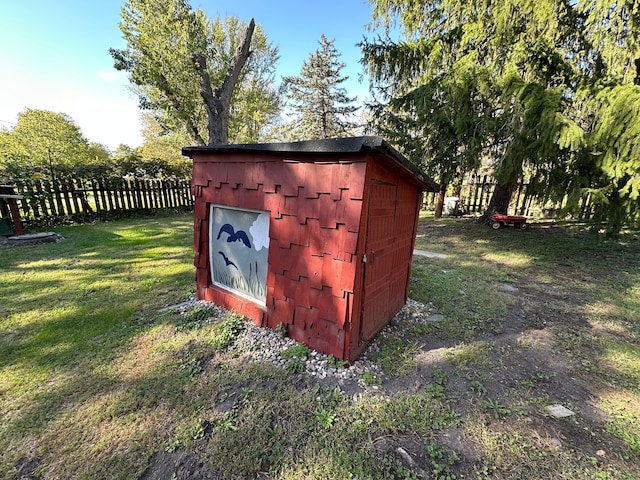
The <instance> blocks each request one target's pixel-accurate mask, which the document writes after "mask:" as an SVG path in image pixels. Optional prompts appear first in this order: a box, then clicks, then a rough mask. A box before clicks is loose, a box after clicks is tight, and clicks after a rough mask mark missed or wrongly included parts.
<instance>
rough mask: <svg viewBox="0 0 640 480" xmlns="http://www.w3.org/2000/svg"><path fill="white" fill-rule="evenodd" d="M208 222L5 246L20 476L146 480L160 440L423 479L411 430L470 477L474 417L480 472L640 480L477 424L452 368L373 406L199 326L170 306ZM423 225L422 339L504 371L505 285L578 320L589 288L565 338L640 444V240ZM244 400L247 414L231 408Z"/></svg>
mask: <svg viewBox="0 0 640 480" xmlns="http://www.w3.org/2000/svg"><path fill="white" fill-rule="evenodd" d="M192 228H193V227H192V217H191V215H190V214H172V215H165V216H149V217H137V218H131V219H127V220H119V221H113V222H107V223H95V224H91V225H71V226H64V227H57V228H55V231H56V232H57V233H60V234H61V235H63V236H64V237H65V238H66V239H65V240H64V241H62V242H60V243H57V244H44V245H40V246H33V247H20V248H16V247H14V248H2V249H0V272H1V273H0V275H1V276H0V298H1V299H2V300H1V303H0V416H1V418H2V421H1V424H0V472H2V473H3V475H4V476H5V477H6V478H17V476H18V474H17V470H16V468H15V465H16V463H18V462H21V461H33V462H35V465H36V466H37V469H36V474H37V475H39V476H40V478H105V479H111V478H123V479H125V478H126V479H130V478H137V477H139V476H140V475H142V474H143V473H144V472H145V470H146V469H147V467H148V465H149V462H150V459H151V457H152V455H153V454H154V453H157V452H174V451H194V450H198V452H199V455H201V457H200V458H203V459H205V460H207V461H209V462H211V464H212V465H213V466H214V467H215V468H218V469H219V470H220V471H222V472H225V473H227V474H228V475H229V476H230V477H237V478H245V477H248V478H254V477H257V476H260V477H261V478H278V479H288V478H298V479H302V478H317V479H342V478H347V476H349V475H350V476H351V477H352V478H370V479H387V478H409V479H413V478H417V476H416V473H415V472H413V471H411V469H408V468H406V465H404V466H403V464H402V462H401V458H400V457H398V455H397V453H394V452H395V451H394V450H390V451H384V450H381V449H380V448H379V445H380V442H381V439H384V442H386V443H387V444H389V445H396V443H394V442H400V441H401V440H402V441H404V440H406V439H408V438H411V439H418V440H419V441H420V442H422V444H423V445H424V449H425V450H424V452H423V457H424V458H426V459H427V460H426V461H427V462H428V463H429V465H430V467H429V468H430V471H429V472H428V473H430V474H433V475H436V474H440V475H449V476H442V477H435V476H434V478H449V479H454V478H456V477H455V475H454V473H453V471H454V470H455V464H456V463H457V462H458V461H459V459H456V457H455V455H450V456H449V454H450V453H451V452H449V453H447V454H445V453H443V452H444V451H443V449H442V447H441V446H440V445H438V444H437V442H436V438H437V432H438V431H441V430H443V429H445V428H449V427H452V428H453V427H456V428H462V427H464V428H466V431H467V434H468V436H469V437H470V438H474V439H475V441H476V442H479V443H478V445H476V447H477V448H478V451H479V452H484V453H483V455H482V456H481V458H478V459H476V460H474V461H475V463H474V464H473V465H471V466H470V465H469V464H467V465H466V468H468V469H475V470H474V471H475V472H476V473H477V477H476V478H492V477H491V476H490V475H489V474H490V473H491V472H494V473H495V474H496V478H536V477H535V470H532V468H531V465H533V464H534V463H535V462H536V461H538V460H539V458H542V457H540V456H541V455H547V457H546V460H545V462H548V463H547V466H548V468H550V469H552V470H553V469H557V472H560V473H562V472H564V473H562V475H565V477H562V476H560V477H558V478H580V479H585V480H586V479H588V478H593V475H595V474H598V475H599V478H625V477H624V476H623V475H621V476H617V474H615V472H614V474H611V475H610V472H609V471H608V470H605V469H600V467H599V466H598V465H596V464H592V463H591V460H590V459H589V458H583V457H582V456H580V455H577V454H576V455H574V454H572V453H570V452H561V453H558V454H554V453H549V452H548V451H541V450H540V449H537V448H534V447H532V446H531V441H530V439H528V438H527V435H530V434H531V432H530V431H529V430H526V429H524V430H522V431H520V430H516V429H514V430H513V431H512V432H511V433H508V432H507V433H505V434H504V435H498V434H496V433H495V432H491V431H490V430H489V429H488V428H487V427H486V425H487V424H488V422H489V421H492V420H495V419H492V418H491V417H490V416H489V414H487V413H482V412H481V411H479V410H478V411H477V412H476V413H477V418H475V417H473V418H471V417H470V418H459V414H458V413H456V412H455V411H453V409H452V407H451V401H452V400H460V399H450V398H448V397H447V396H446V395H445V392H446V391H447V390H446V387H447V381H448V379H447V378H445V376H444V375H443V374H442V372H440V374H439V375H440V376H438V375H436V376H435V377H434V378H433V379H431V380H430V382H431V383H430V384H429V385H427V387H428V388H425V389H422V390H419V391H416V392H411V393H409V392H401V393H398V394H395V396H394V398H393V399H388V398H385V397H384V396H375V395H372V396H363V397H362V398H361V399H360V400H359V401H355V400H352V399H351V398H350V397H348V396H344V395H342V394H339V393H336V392H334V391H333V389H330V390H324V389H322V388H320V387H319V386H314V387H304V386H296V385H294V384H292V382H291V378H292V377H291V376H290V374H289V373H288V372H287V371H286V370H285V369H279V368H274V367H271V366H269V365H261V364H251V363H246V362H245V363H243V362H242V360H241V358H240V356H239V355H237V354H233V353H232V352H231V353H228V352H225V351H224V349H221V348H220V347H218V346H217V345H218V344H219V338H220V337H219V336H220V334H221V326H220V325H221V324H217V325H216V324H209V323H207V322H201V321H200V320H198V319H199V318H200V317H197V316H196V314H197V312H195V313H194V317H193V318H192V319H191V320H189V318H187V319H186V320H185V318H182V317H179V316H176V314H174V313H172V312H171V311H169V312H164V311H161V308H162V307H164V306H167V305H173V304H176V303H178V302H180V301H182V300H184V299H185V298H187V297H188V296H189V295H190V294H191V293H192V292H193V290H194V288H195V283H194V268H193V265H192V260H193V254H192V249H191V245H192ZM418 233H419V236H418V240H417V245H416V246H417V248H421V249H426V250H435V251H440V252H441V253H445V254H447V255H448V258H447V259H424V258H418V257H416V258H415V260H414V269H413V275H412V283H411V295H412V297H413V298H415V299H416V300H419V301H423V302H433V304H434V305H435V307H436V308H437V309H438V311H439V312H440V313H442V314H443V315H444V317H445V320H444V321H443V322H442V324H441V327H440V329H439V330H438V331H437V332H429V331H428V330H422V331H420V332H416V333H417V334H420V335H433V336H434V338H435V337H438V338H440V337H442V338H447V339H453V340H451V344H452V345H453V347H452V348H450V349H449V350H448V351H447V352H448V353H447V355H446V358H447V359H448V361H449V362H450V363H451V364H452V365H453V366H454V367H456V368H460V369H462V370H464V369H466V368H468V365H470V364H473V362H476V364H477V365H478V368H481V367H482V368H488V369H490V368H492V361H491V360H490V354H494V353H495V350H496V349H495V348H494V346H493V345H492V343H491V337H490V336H489V337H487V335H490V334H491V332H493V331H494V330H495V329H496V328H497V327H499V326H500V324H501V322H503V321H504V319H505V318H506V315H507V310H508V308H509V307H510V306H511V305H512V302H513V300H512V297H509V295H505V294H504V292H502V291H500V288H499V287H500V286H504V285H510V284H514V285H518V286H519V287H520V288H521V289H523V290H525V289H531V291H530V293H531V297H529V296H524V297H523V298H525V300H524V304H523V308H525V309H536V308H545V309H548V310H549V311H551V313H553V314H557V316H558V318H562V315H565V314H566V313H567V309H570V308H574V305H575V303H571V304H569V303H566V302H565V300H563V298H564V297H563V295H569V297H567V298H570V299H571V301H577V305H578V306H577V307H576V308H575V310H576V312H573V313H577V314H579V315H581V316H582V317H581V318H585V319H586V323H587V326H585V327H584V328H583V327H581V328H582V329H581V330H580V331H572V330H570V329H569V328H566V329H563V326H562V324H561V323H560V322H558V324H557V325H556V326H555V327H554V328H555V329H554V330H553V331H554V335H556V338H555V340H554V341H555V343H554V348H555V349H557V351H558V352H560V353H561V354H562V355H567V356H571V357H572V358H577V359H578V361H579V362H578V364H579V365H582V366H583V368H584V371H582V372H578V373H581V374H582V375H584V376H586V377H587V378H590V377H589V376H590V375H591V376H592V378H593V380H594V383H595V382H599V384H602V385H606V386H607V388H606V389H605V388H603V389H602V390H601V391H602V392H603V393H602V394H601V395H600V396H599V398H597V399H594V403H595V404H596V405H597V406H598V407H599V408H601V409H602V410H603V411H605V412H607V413H609V414H610V418H609V419H608V421H607V422H606V423H605V424H604V425H605V428H606V430H607V431H608V432H610V433H611V434H612V435H615V436H616V437H618V438H620V439H622V441H623V442H625V444H626V445H627V446H628V449H629V451H630V452H632V453H633V452H635V455H640V421H639V420H638V415H639V414H640V412H639V411H638V407H637V404H638V399H639V398H640V354H639V352H638V347H637V345H638V336H639V335H640V242H639V241H638V239H637V238H636V237H635V236H633V235H630V234H627V235H625V236H623V237H622V239H620V240H616V241H604V240H602V239H600V238H599V237H597V236H592V235H588V234H584V233H581V232H576V233H575V235H573V236H572V235H564V234H557V233H556V232H554V231H551V230H549V231H546V230H542V229H538V230H535V229H534V230H532V231H529V232H521V231H519V230H515V229H514V230H506V231H503V230H500V231H493V230H491V229H489V228H482V227H480V228H478V226H477V225H475V224H473V223H472V222H468V221H467V222H464V221H456V220H442V221H438V222H434V221H433V220H427V219H424V220H422V221H421V226H420V229H419V232H418ZM534 291H535V292H538V293H540V292H542V293H544V292H547V291H548V292H551V293H552V294H550V295H549V296H548V301H547V302H546V303H545V304H544V305H530V304H527V303H526V299H527V298H538V297H535V296H534V295H533V293H535V292H534ZM510 298H511V300H510ZM543 298H545V297H543ZM227 320H228V321H229V322H234V321H237V319H235V320H234V318H233V317H232V316H231V317H228V319H227ZM227 320H225V321H227ZM222 325H223V326H222V329H224V322H223V324H222ZM389 340H390V341H389V342H388V344H384V343H383V344H382V347H383V348H382V351H381V352H380V356H379V358H380V361H381V362H383V363H384V362H386V364H385V365H387V364H388V365H387V366H388V367H389V373H390V374H391V375H392V376H393V375H402V374H403V373H402V372H407V371H411V369H412V368H414V366H415V361H414V359H413V356H415V355H417V354H419V352H420V348H419V345H418V344H417V343H415V342H408V343H407V342H404V341H403V340H399V339H395V340H394V339H393V337H389ZM406 346H409V347H411V348H405V347H406ZM400 357H402V363H401V364H399V363H395V364H394V359H399V358H400ZM202 359H208V360H207V362H203V361H202ZM580 362H581V363H580ZM391 367H394V368H391ZM400 367H402V368H400ZM436 373H438V372H436ZM478 388H480V387H478ZM226 398H234V399H235V403H234V407H233V408H232V409H231V410H227V411H224V410H218V409H217V403H216V402H218V403H219V402H220V401H221V399H226ZM496 405H497V404H494V405H493V407H494V410H496V409H497V408H498V406H496ZM520 425H523V424H522V423H521V424H520ZM525 425H526V423H525ZM206 428H207V429H208V430H207V432H206V434H205V429H206ZM205 440H206V442H205V443H198V442H203V441H205ZM527 442H528V443H527ZM525 444H526V445H529V447H531V448H529V447H528V449H523V448H522V445H525ZM198 445H199V446H198ZM638 458H640V457H638ZM630 461H631V460H630ZM447 462H450V464H448V463H447ZM532 462H534V463H532ZM469 471H470V470H467V472H469ZM485 471H486V472H487V477H483V476H482V475H483V472H485ZM433 472H436V473H433ZM437 472H440V473H437ZM509 472H513V473H512V475H513V476H510V475H511V474H510V473H509ZM532 475H533V476H532ZM167 478H169V477H167ZM626 478H631V477H626Z"/></svg>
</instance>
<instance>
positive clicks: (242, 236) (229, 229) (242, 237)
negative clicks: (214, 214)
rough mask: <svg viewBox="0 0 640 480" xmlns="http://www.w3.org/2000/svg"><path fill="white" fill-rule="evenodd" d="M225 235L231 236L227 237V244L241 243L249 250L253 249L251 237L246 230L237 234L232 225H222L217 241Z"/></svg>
mask: <svg viewBox="0 0 640 480" xmlns="http://www.w3.org/2000/svg"><path fill="white" fill-rule="evenodd" d="M223 233H227V234H229V236H228V237H227V243H232V242H237V241H241V242H242V243H244V244H245V245H246V246H247V247H248V248H251V242H250V241H249V237H248V236H247V234H246V232H245V231H244V230H238V231H237V232H236V231H235V230H234V228H233V225H231V224H230V223H225V224H224V225H222V227H220V231H219V232H218V238H217V240H220V236H221V235H222V234H223Z"/></svg>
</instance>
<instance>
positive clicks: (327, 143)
mask: <svg viewBox="0 0 640 480" xmlns="http://www.w3.org/2000/svg"><path fill="white" fill-rule="evenodd" d="M214 151H215V152H254V153H255V152H265V153H297V154H302V155H304V154H354V153H365V152H372V153H374V154H376V153H379V154H386V155H383V156H382V157H380V158H381V159H382V162H383V163H385V157H387V158H389V159H391V161H392V163H393V164H394V165H395V166H396V167H400V169H401V170H404V172H405V173H406V174H408V176H409V177H410V178H412V179H413V180H414V181H415V182H416V183H418V184H419V185H420V187H421V188H422V189H423V190H427V191H437V190H439V188H440V187H439V186H438V184H437V183H436V182H435V181H434V180H433V179H432V178H431V177H429V176H428V175H427V174H425V173H424V172H423V171H422V170H420V169H419V168H418V167H417V166H416V165H414V164H413V163H411V162H410V161H409V160H408V159H407V158H406V157H405V156H404V155H402V154H401V153H400V152H398V151H397V150H396V149H395V148H393V147H392V146H391V145H390V144H389V143H388V142H387V141H385V140H384V139H383V138H382V137H377V136H363V137H346V138H329V139H323V140H304V141H301V142H286V143H244V144H223V145H208V146H195V147H184V148H183V149H182V154H183V155H185V156H187V157H191V158H193V154H197V153H208V152H214ZM387 166H390V165H387Z"/></svg>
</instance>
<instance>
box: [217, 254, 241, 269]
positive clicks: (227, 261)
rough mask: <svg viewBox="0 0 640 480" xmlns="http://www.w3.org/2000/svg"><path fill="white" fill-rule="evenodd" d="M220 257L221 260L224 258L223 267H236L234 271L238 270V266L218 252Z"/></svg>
mask: <svg viewBox="0 0 640 480" xmlns="http://www.w3.org/2000/svg"><path fill="white" fill-rule="evenodd" d="M218 253H219V254H220V255H222V258H224V263H225V265H226V266H227V267H228V266H229V265H231V266H234V267H236V270H239V268H238V266H237V265H236V264H235V263H233V262H232V261H231V260H229V257H227V256H226V255H225V254H224V253H222V252H218Z"/></svg>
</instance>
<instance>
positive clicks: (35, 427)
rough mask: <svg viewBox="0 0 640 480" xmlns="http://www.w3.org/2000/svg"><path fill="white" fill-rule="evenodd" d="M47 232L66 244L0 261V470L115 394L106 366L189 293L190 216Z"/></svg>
mask: <svg viewBox="0 0 640 480" xmlns="http://www.w3.org/2000/svg"><path fill="white" fill-rule="evenodd" d="M55 231H56V233H60V234H61V235H63V236H64V237H65V240H64V241H62V242H61V243H58V244H43V245H38V246H32V247H13V248H4V249H3V250H2V252H1V253H2V255H0V270H1V271H2V276H3V281H2V283H1V284H0V298H2V299H3V301H2V305H1V306H0V358H1V359H2V360H1V363H0V377H1V378H2V381H0V402H1V403H0V405H1V407H2V414H3V417H4V419H3V423H2V427H0V446H1V448H0V450H2V451H3V452H4V453H3V454H1V455H0V458H1V459H2V463H1V465H2V468H1V469H2V470H4V471H9V470H10V469H11V467H12V466H13V463H14V462H16V461H17V458H18V457H19V456H20V455H21V454H24V453H26V452H25V451H24V450H26V449H27V444H28V443H29V442H28V439H31V440H32V441H33V439H34V438H37V437H39V436H40V435H41V434H42V432H45V431H47V429H48V425H49V424H50V423H51V422H53V423H56V422H59V421H60V420H61V419H63V418H65V417H66V416H68V415H70V412H72V411H73V409H75V408H77V406H78V405H82V404H84V403H86V402H90V400H91V398H98V397H100V396H101V395H105V394H108V393H109V392H110V391H111V390H112V389H113V388H114V386H116V385H118V386H119V387H120V385H119V383H118V381H117V379H115V378H113V377H111V376H110V375H109V373H108V368H106V366H108V365H109V364H110V362H111V361H113V360H114V359H115V358H117V357H118V356H119V355H121V354H122V352H123V351H124V350H126V348H127V346H128V345H129V344H130V343H131V341H132V340H133V339H134V338H136V337H137V336H139V335H141V334H143V333H144V332H146V331H149V330H150V329H152V328H153V327H154V320H157V319H156V318H155V316H156V315H157V310H158V308H160V307H162V306H164V305H166V304H167V303H169V304H170V303H175V302H176V301H179V300H181V299H184V298H185V297H186V296H188V295H189V293H190V292H192V291H193V285H192V282H193V267H192V265H191V263H192V253H191V244H192V224H191V216H190V215H189V214H180V215H172V216H168V217H160V218H151V219H146V218H145V219H140V218H136V219H128V220H121V221H115V222H110V223H103V224H94V225H73V226H67V227H58V228H56V229H55ZM156 323H157V322H156ZM105 369H106V370H105ZM105 372H106V373H105ZM168 375H169V377H168V378H164V377H163V378H160V379H158V380H157V381H155V382H153V383H154V384H156V387H155V388H156V390H157V386H158V385H159V386H161V385H165V384H169V385H171V384H175V382H171V381H169V380H170V376H171V374H168ZM131 388H134V390H135V388H136V387H134V386H133V385H132V386H131ZM87 440H88V441H90V439H87ZM38 443H39V442H35V444H36V445H37V444H38ZM36 450H37V448H36Z"/></svg>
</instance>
